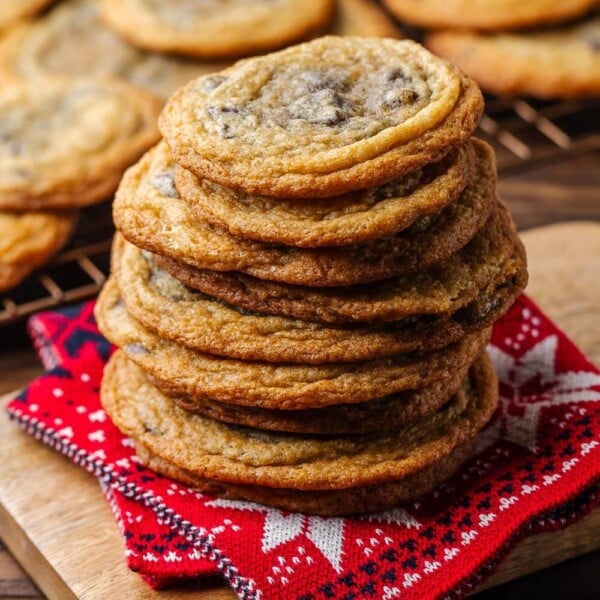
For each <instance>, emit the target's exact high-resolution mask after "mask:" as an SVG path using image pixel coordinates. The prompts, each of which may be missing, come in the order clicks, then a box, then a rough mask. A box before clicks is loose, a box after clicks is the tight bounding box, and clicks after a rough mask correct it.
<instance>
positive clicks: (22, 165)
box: [0, 79, 159, 292]
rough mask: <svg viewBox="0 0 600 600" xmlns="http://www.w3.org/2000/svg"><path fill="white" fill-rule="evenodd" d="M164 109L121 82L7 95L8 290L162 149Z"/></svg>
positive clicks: (1, 184) (2, 111) (2, 134)
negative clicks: (89, 209)
mask: <svg viewBox="0 0 600 600" xmlns="http://www.w3.org/2000/svg"><path fill="white" fill-rule="evenodd" d="M158 111H159V106H158V104H157V103H156V101H155V100H154V98H152V97H151V96H149V95H147V94H146V93H144V92H141V91H139V90H137V89H136V88H133V87H132V86H130V85H128V84H126V83H125V82H121V81H118V80H109V79H93V80H92V79H90V80H84V79H82V80H79V81H69V82H46V83H45V84H44V85H41V86H40V85H37V84H34V83H31V84H28V85H27V84H24V85H18V86H13V87H9V88H8V89H5V90H2V92H1V93H0V158H1V161H0V292H1V291H4V290H7V289H9V288H11V287H14V286H15V285H17V284H18V283H19V282H20V281H21V280H22V279H24V278H25V277H26V276H27V275H28V274H29V273H30V272H31V271H32V270H34V269H35V268H36V267H38V266H39V265H41V264H42V263H43V262H45V261H46V260H47V259H48V258H49V257H50V256H52V254H54V253H55V252H56V251H57V250H58V249H59V248H60V247H61V246H62V245H63V244H64V243H65V242H66V241H67V239H68V237H69V234H70V232H71V230H72V229H73V226H74V223H75V220H76V210H75V209H77V208H79V207H81V206H86V205H89V204H93V203H96V202H99V201H101V200H104V199H106V198H107V197H108V196H110V195H111V194H112V193H113V192H114V191H115V189H116V187H117V185H118V183H119V180H120V178H121V176H122V174H123V172H124V171H125V169H126V168H127V167H128V166H129V165H131V164H132V163H133V162H135V161H136V160H137V159H138V158H139V157H140V155H141V154H142V153H143V152H144V151H146V150H147V149H148V148H149V147H150V146H152V145H153V144H154V143H156V140H157V138H158V130H157V128H156V117H157V115H158Z"/></svg>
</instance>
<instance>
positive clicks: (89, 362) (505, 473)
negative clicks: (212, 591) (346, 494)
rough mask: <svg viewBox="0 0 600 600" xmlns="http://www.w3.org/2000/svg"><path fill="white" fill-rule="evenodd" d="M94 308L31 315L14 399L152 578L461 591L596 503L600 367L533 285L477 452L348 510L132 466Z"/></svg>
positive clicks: (306, 595) (420, 593) (337, 592)
mask: <svg viewBox="0 0 600 600" xmlns="http://www.w3.org/2000/svg"><path fill="white" fill-rule="evenodd" d="M92 309H93V304H92V303H87V304H85V305H83V306H80V307H76V308H71V309H67V310H64V311H61V312H47V313H42V314H39V315H36V316H35V317H33V318H32V319H31V320H30V331H31V333H32V336H33V338H34V342H35V344H36V347H37V348H38V351H39V353H40V356H41V357H42V359H43V361H44V363H45V365H46V366H47V367H48V368H49V370H48V372H47V373H46V374H45V375H43V376H42V377H40V378H38V379H36V380H35V381H33V382H32V383H31V385H30V386H29V387H28V388H27V389H26V390H25V391H24V392H23V393H21V394H20V395H19V396H18V397H17V398H16V399H15V400H14V401H12V402H11V404H10V405H9V408H8V410H9V413H10V415H11V417H13V418H14V419H15V420H16V421H18V422H19V423H20V424H21V425H22V427H23V428H24V429H26V430H27V431H29V432H30V433H32V434H34V435H35V436H36V437H38V438H39V439H41V440H43V441H44V442H46V443H48V444H50V445H51V446H53V447H54V448H56V449H57V450H58V451H60V452H63V453H65V454H67V455H68V456H69V457H71V458H72V459H73V460H74V461H75V462H77V463H78V464H80V465H81V466H83V467H85V468H86V469H87V470H89V471H91V472H92V473H94V474H95V475H96V476H97V477H98V478H99V479H100V481H101V485H102V487H103V489H104V491H105V493H106V495H107V498H108V499H109V501H110V502H111V505H112V507H113V511H114V512H115V515H116V516H117V520H118V521H119V525H120V528H121V531H122V533H123V537H124V538H125V546H126V557H127V561H128V564H129V566H130V567H131V568H132V569H134V570H136V571H138V572H139V573H140V575H142V577H144V579H145V580H146V581H148V582H149V583H150V585H152V586H154V587H161V586H165V585H169V584H172V583H174V582H177V581H179V580H181V579H182V578H190V577H196V576H205V575H208V574H214V573H216V572H219V573H221V574H222V575H223V577H224V578H225V579H226V580H227V582H228V583H229V584H230V585H231V586H232V587H233V588H234V590H235V591H236V592H237V594H238V595H239V597H240V598H245V599H252V600H254V599H263V600H266V599H269V598H274V599H275V598H295V599H297V600H320V599H323V598H337V599H347V600H351V599H361V600H362V599H365V598H371V597H372V598H385V599H390V598H396V597H401V598H403V599H407V600H408V599H415V600H416V599H419V600H421V599H427V598H439V597H445V596H448V595H456V596H460V595H461V594H464V593H466V592H468V591H470V590H471V589H472V588H473V586H476V585H477V584H478V583H479V582H480V581H482V579H483V578H485V577H486V576H487V575H488V574H489V573H490V572H491V571H492V570H493V569H494V568H495V566H496V565H497V564H498V562H499V561H500V560H501V558H502V557H503V556H504V555H505V554H506V552H507V551H508V550H509V549H510V548H511V547H512V546H513V545H514V544H515V543H517V542H518V541H519V540H520V539H521V538H522V537H524V536H526V535H528V534H530V533H532V532H537V531H548V530H555V529H559V528H561V527H564V526H565V525H566V524H568V523H570V522H572V521H573V520H575V519H577V518H580V517H581V516H583V515H584V514H586V512H587V511H589V510H590V508H591V507H592V506H593V505H594V504H595V503H596V501H597V496H598V494H597V485H598V482H599V481H600V460H599V457H600V404H598V400H600V372H599V371H598V370H597V369H596V368H595V367H594V366H593V365H592V364H591V363H590V362H589V361H587V360H586V358H585V357H584V356H583V355H582V354H581V352H580V351H579V350H578V349H577V348H576V347H575V346H574V345H573V344H572V343H571V342H570V341H569V340H568V339H567V338H566V337H565V335H564V334H563V333H562V332H561V331H559V330H558V329H557V328H556V327H555V326H554V325H553V324H552V323H551V322H550V321H549V319H548V318H547V317H545V316H544V315H543V314H542V313H541V311H540V310H539V309H538V308H537V307H536V306H535V305H534V304H533V303H532V302H531V301H530V300H529V299H527V298H526V297H521V298H520V299H519V300H518V301H517V303H516V304H515V306H514V307H513V308H512V309H511V310H510V311H509V313H508V314H507V315H506V316H505V317H504V318H503V319H502V320H501V321H500V322H499V323H497V324H496V326H495V328H494V335H493V338H492V345H491V346H490V353H491V356H492V359H493V361H494V364H495V366H496V370H497V372H498V375H499V378H500V382H501V384H500V392H501V406H500V408H499V410H498V413H497V414H496V417H495V418H494V420H493V421H492V422H491V424H490V425H489V426H488V427H487V428H486V430H485V431H484V432H483V434H482V435H481V440H480V443H479V448H478V453H477V455H476V456H475V458H473V459H472V460H471V461H470V462H469V463H467V464H466V465H465V466H464V467H463V468H462V469H461V470H460V472H459V473H458V474H457V475H456V476H455V477H454V478H453V479H452V480H450V481H449V482H448V483H446V484H445V485H443V486H441V487H440V488H439V489H438V490H436V491H435V492H433V493H432V494H430V495H429V496H428V497H427V498H425V499H423V500H422V501H421V502H415V503H411V504H406V505H403V506H400V507H398V508H396V509H394V510H390V511H387V512H385V513H381V514H376V515H370V516H365V517H361V518H344V519H342V518H327V519H325V518H319V517H310V516H305V515H302V514H296V513H285V512H282V511H279V510H275V509H269V508H266V507H263V506H259V505H256V504H251V503H245V502H233V501H228V500H221V499H218V498H214V497H210V496H207V495H204V494H201V493H198V492H196V491H195V490H193V489H191V488H189V487H187V486H185V485H182V484H179V483H176V482H174V481H172V480H170V479H168V478H166V477H163V476H160V475H157V474H155V473H153V472H152V471H150V470H148V469H146V468H145V467H143V466H142V465H141V464H139V462H138V460H137V457H136V456H135V453H134V451H133V445H132V442H131V440H129V439H127V438H125V437H124V436H123V435H122V434H121V433H119V431H118V430H117V429H116V428H115V427H114V426H113V425H112V423H111V422H110V420H109V419H108V418H107V416H106V414H105V413H104V411H103V410H102V409H101V406H100V402H99V398H98V387H99V383H100V378H101V373H102V368H103V366H104V363H105V361H106V359H107V357H108V355H109V353H110V347H109V345H108V343H107V342H106V340H104V339H103V338H102V337H101V336H100V335H99V334H98V331H97V329H96V326H95V323H94V320H93V316H92ZM71 492H72V491H69V490H65V492H64V493H65V494H68V493H71Z"/></svg>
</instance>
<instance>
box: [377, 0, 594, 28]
mask: <svg viewBox="0 0 600 600" xmlns="http://www.w3.org/2000/svg"><path fill="white" fill-rule="evenodd" d="M383 2H384V4H385V5H386V6H387V8H388V9H389V10H390V12H391V13H392V14H394V15H395V16H396V17H398V19H400V20H401V21H404V22H406V23H408V24H410V25H414V26H415V27H422V28H424V29H477V30H485V31H498V30H505V29H519V28H522V27H536V26H539V25H546V24H549V23H560V22H562V21H566V20H568V19H573V18H576V17H579V16H581V15H583V14H585V13H586V12H587V11H588V10H590V9H591V8H593V7H594V6H597V5H598V0H559V1H556V0H383Z"/></svg>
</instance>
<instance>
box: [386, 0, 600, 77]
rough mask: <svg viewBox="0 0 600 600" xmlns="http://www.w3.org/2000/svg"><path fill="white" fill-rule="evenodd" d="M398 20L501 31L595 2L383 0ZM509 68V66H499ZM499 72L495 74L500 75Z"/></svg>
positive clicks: (559, 17)
mask: <svg viewBox="0 0 600 600" xmlns="http://www.w3.org/2000/svg"><path fill="white" fill-rule="evenodd" d="M383 1H384V4H385V5H386V6H387V8H388V9H389V10H390V12H392V13H393V14H394V15H396V17H398V18H399V19H400V20H401V21H405V22H406V23H410V24H412V25H416V26H418V27H424V28H431V29H462V30H466V29H481V30H492V31H493V30H502V29H517V28H522V27H535V26H538V25H546V24H548V23H560V22H562V21H566V20H569V19H572V18H574V17H578V16H579V15H583V14H584V13H585V12H587V11H588V10H590V8H592V7H593V6H597V5H598V0H560V1H559V2H556V0H525V1H523V0H383ZM501 64H502V66H503V67H510V63H501ZM502 70H503V69H500V70H499V71H496V74H501V73H502Z"/></svg>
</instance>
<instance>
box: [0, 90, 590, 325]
mask: <svg viewBox="0 0 600 600" xmlns="http://www.w3.org/2000/svg"><path fill="white" fill-rule="evenodd" d="M478 135H479V136H480V137H482V138H484V139H486V140H487V141H488V142H489V143H490V144H492V146H494V148H495V149H496V154H497V157H498V170H499V171H500V172H501V173H509V172H511V171H515V170H518V169H524V168H530V167H532V166H533V165H535V164H539V163H548V162H550V161H558V160H561V159H564V158H567V157H569V156H573V155H574V154H579V153H585V152H591V151H593V150H600V102H599V101H597V100H589V101H587V100H586V101H575V100H574V101H563V102H538V101H529V100H523V99H504V98H488V99H487V103H486V113H485V115H484V116H483V118H482V120H481V124H480V128H479V132H478ZM113 231H114V229H113V225H112V220H111V212H110V205H109V204H102V205H98V206H94V207H91V208H88V209H85V210H83V211H82V212H81V217H80V223H79V226H78V228H77V230H76V233H75V235H74V237H73V239H72V240H71V243H70V244H69V246H68V247H67V248H66V249H65V250H64V251H63V252H62V253H61V254H60V255H59V256H57V257H56V258H55V259H54V260H53V261H52V262H51V263H50V264H48V265H47V266H46V267H45V268H44V269H43V270H41V271H38V272H37V273H35V274H34V275H32V276H30V277H29V278H28V279H27V280H26V281H25V282H23V283H22V284H21V285H20V286H19V287H17V288H15V289H14V290H11V291H9V292H6V293H5V294H4V296H0V325H6V324H8V323H13V322H15V321H18V320H20V319H23V318H25V317H26V316H28V315H30V314H32V313H34V312H37V311H39V310H44V309H48V308H54V307H57V306H60V305H63V304H68V303H70V302H75V301H78V300H83V299H85V298H89V297H91V296H94V295H95V294H97V293H98V291H99V290H100V288H101V287H102V284H103V283H104V282H105V281H106V277H107V275H108V271H109V262H110V256H109V254H110V241H111V237H112V234H113Z"/></svg>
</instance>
